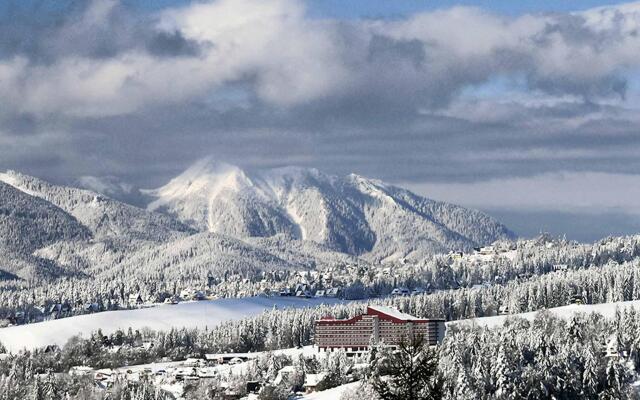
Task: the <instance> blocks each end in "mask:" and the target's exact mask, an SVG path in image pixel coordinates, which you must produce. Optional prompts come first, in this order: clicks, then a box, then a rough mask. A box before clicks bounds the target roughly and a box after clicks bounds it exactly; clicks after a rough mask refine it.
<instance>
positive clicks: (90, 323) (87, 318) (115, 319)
mask: <svg viewBox="0 0 640 400" xmlns="http://www.w3.org/2000/svg"><path fill="white" fill-rule="evenodd" d="M339 302H341V301H340V300H336V299H330V298H323V299H304V298H296V297H248V298H240V299H218V300H208V301H197V302H185V303H180V304H176V305H164V304H163V305H158V306H156V307H150V308H142V309H136V310H122V311H106V312H101V313H96V314H87V315H80V316H76V317H70V318H63V319H58V320H52V321H45V322H39V323H35V324H27V325H18V326H12V327H8V328H2V329H0V343H2V344H3V345H4V346H5V347H6V348H7V350H9V351H10V352H16V351H19V350H21V349H24V348H26V349H35V348H38V347H43V346H47V345H51V344H55V345H58V346H63V345H64V344H65V343H66V342H67V341H68V340H69V338H71V337H72V336H75V335H78V334H80V335H83V336H84V337H87V336H89V335H90V334H91V332H94V331H96V330H98V329H102V332H103V333H104V334H110V333H112V332H114V331H116V330H117V329H118V328H120V329H127V328H129V327H131V328H132V329H134V330H136V329H142V328H145V327H147V328H150V329H153V330H168V329H170V328H182V327H187V328H205V327H209V328H211V327H213V326H216V325H218V324H220V323H222V322H224V321H229V320H237V319H242V318H245V317H250V316H254V315H257V314H260V313H262V312H263V311H265V310H270V309H272V308H273V307H277V308H291V307H295V308H301V307H315V306H318V305H320V304H336V303H339Z"/></svg>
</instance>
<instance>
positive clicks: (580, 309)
mask: <svg viewBox="0 0 640 400" xmlns="http://www.w3.org/2000/svg"><path fill="white" fill-rule="evenodd" d="M627 307H635V308H637V309H640V300H633V301H621V302H617V303H603V304H586V305H577V304H572V305H569V306H563V307H556V308H549V309H548V311H550V312H552V313H554V314H555V315H557V316H559V317H561V318H570V317H571V316H572V315H573V314H575V313H586V314H590V313H593V312H597V313H599V314H602V315H603V316H604V317H606V318H613V317H614V316H615V313H616V308H620V310H622V309H624V308H627ZM537 313H538V311H532V312H527V313H521V314H513V315H499V316H495V317H482V318H473V319H465V320H461V321H450V322H447V325H449V326H450V325H454V324H469V325H479V326H487V327H490V328H491V327H494V326H498V325H502V324H503V323H504V321H505V320H506V319H507V318H509V317H515V316H517V317H521V318H526V319H528V320H529V321H531V320H533V319H534V318H535V317H536V314H537Z"/></svg>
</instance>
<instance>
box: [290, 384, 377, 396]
mask: <svg viewBox="0 0 640 400" xmlns="http://www.w3.org/2000/svg"><path fill="white" fill-rule="evenodd" d="M358 386H360V381H356V382H351V383H347V384H346V385H341V386H337V387H334V388H333V389H327V390H323V391H322V392H315V393H309V394H305V395H304V396H302V397H301V400H338V399H340V396H342V394H343V393H344V392H345V391H347V390H349V389H356V388H357V387H358ZM363 400H364V399H363Z"/></svg>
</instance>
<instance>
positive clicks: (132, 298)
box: [129, 293, 144, 306]
mask: <svg viewBox="0 0 640 400" xmlns="http://www.w3.org/2000/svg"><path fill="white" fill-rule="evenodd" d="M142 303H144V300H143V299H142V296H141V295H140V293H132V294H130V295H129V304H130V305H138V306H139V305H141V304H142Z"/></svg>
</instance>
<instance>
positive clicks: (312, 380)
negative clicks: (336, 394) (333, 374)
mask: <svg viewBox="0 0 640 400" xmlns="http://www.w3.org/2000/svg"><path fill="white" fill-rule="evenodd" d="M326 377H327V374H326V373H325V372H321V373H319V374H306V375H305V376H304V385H303V387H304V391H305V392H306V393H312V392H315V391H316V390H317V387H318V385H319V384H320V383H322V381H324V380H325V378H326Z"/></svg>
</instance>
